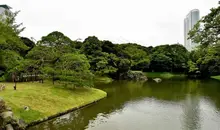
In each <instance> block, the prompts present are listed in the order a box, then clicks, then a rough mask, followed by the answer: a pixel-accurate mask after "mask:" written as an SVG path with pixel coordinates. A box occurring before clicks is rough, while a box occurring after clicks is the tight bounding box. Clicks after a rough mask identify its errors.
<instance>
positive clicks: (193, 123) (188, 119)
mask: <svg viewBox="0 0 220 130" xmlns="http://www.w3.org/2000/svg"><path fill="white" fill-rule="evenodd" d="M199 102H200V100H199V96H197V95H187V96H186V99H185V101H184V103H183V105H184V106H183V115H182V120H183V121H182V123H183V124H182V129H183V130H198V129H200V128H201V124H200V123H201V119H200V104H199Z"/></svg>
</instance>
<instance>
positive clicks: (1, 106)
mask: <svg viewBox="0 0 220 130" xmlns="http://www.w3.org/2000/svg"><path fill="white" fill-rule="evenodd" d="M5 109H6V106H5V102H4V100H3V98H1V97H0V112H4V111H5Z"/></svg>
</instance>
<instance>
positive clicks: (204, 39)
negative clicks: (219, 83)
mask: <svg viewBox="0 0 220 130" xmlns="http://www.w3.org/2000/svg"><path fill="white" fill-rule="evenodd" d="M16 15H17V14H15V15H13V17H12V18H11V24H8V22H5V21H3V20H2V21H0V80H11V75H12V74H14V73H15V74H16V75H17V77H18V79H17V80H18V81H26V80H30V79H31V80H42V81H43V79H52V81H53V82H54V81H60V82H64V83H66V84H67V83H71V84H72V85H73V86H92V83H93V79H94V76H108V77H111V78H113V79H126V78H127V77H129V78H131V77H135V76H134V74H135V75H142V74H140V73H139V72H141V71H143V72H174V73H187V74H188V75H200V76H203V77H205V76H211V75H217V74H220V41H219V39H220V37H219V34H220V26H219V25H220V7H218V8H213V9H212V10H211V13H210V14H208V15H207V16H205V17H203V18H202V19H201V20H200V21H199V23H198V24H196V26H195V27H194V29H193V30H192V31H191V32H190V33H189V34H190V38H191V39H192V40H193V41H194V42H196V43H199V44H200V46H199V47H198V49H197V50H195V51H192V52H188V51H187V50H186V48H185V47H183V46H182V45H181V44H172V45H160V46H156V47H145V46H141V45H138V44H135V43H126V44H113V43H112V42H111V41H106V40H104V41H102V40H99V39H98V38H97V37H95V36H89V37H88V38H86V39H85V40H84V41H83V42H80V41H72V40H71V39H70V38H68V37H67V36H65V35H64V34H63V33H61V32H58V31H54V32H51V33H49V34H48V35H46V36H43V37H42V38H41V40H39V41H38V42H37V43H34V42H33V41H32V40H30V39H28V38H26V37H19V36H18V34H19V32H20V31H21V29H19V28H18V27H19V26H15V25H14V20H15V16H16ZM201 25H202V26H201ZM16 27H17V28H16ZM132 71H133V72H132Z"/></svg>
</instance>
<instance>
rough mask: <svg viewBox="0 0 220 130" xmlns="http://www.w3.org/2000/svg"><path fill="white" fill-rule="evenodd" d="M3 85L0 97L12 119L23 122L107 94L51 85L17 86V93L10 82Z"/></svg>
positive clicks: (28, 84)
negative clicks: (13, 115)
mask: <svg viewBox="0 0 220 130" xmlns="http://www.w3.org/2000/svg"><path fill="white" fill-rule="evenodd" d="M0 84H1V83H0ZM4 84H5V85H6V89H5V90H4V91H1V92H0V97H3V99H4V100H5V102H6V104H7V105H8V106H10V107H11V108H12V110H13V112H14V114H15V116H16V117H17V118H21V119H23V120H24V121H25V122H26V123H30V122H32V121H35V120H39V119H42V118H45V117H48V116H51V115H54V114H57V113H60V112H64V111H66V110H68V109H71V108H74V107H80V106H83V105H86V104H89V103H91V102H93V101H96V100H99V99H102V98H104V97H106V95H107V94H106V92H104V91H102V90H98V89H95V88H75V89H66V88H64V87H62V86H61V85H60V84H55V85H53V84H52V83H51V82H45V83H43V84H42V83H38V82H34V83H32V82H25V83H17V90H16V91H15V90H13V85H14V84H13V83H4ZM24 106H28V107H30V110H29V111H25V110H24Z"/></svg>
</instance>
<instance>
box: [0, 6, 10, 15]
mask: <svg viewBox="0 0 220 130" xmlns="http://www.w3.org/2000/svg"><path fill="white" fill-rule="evenodd" d="M10 9H11V7H10V6H8V5H0V14H3V13H5V11H9V10H10Z"/></svg>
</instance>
